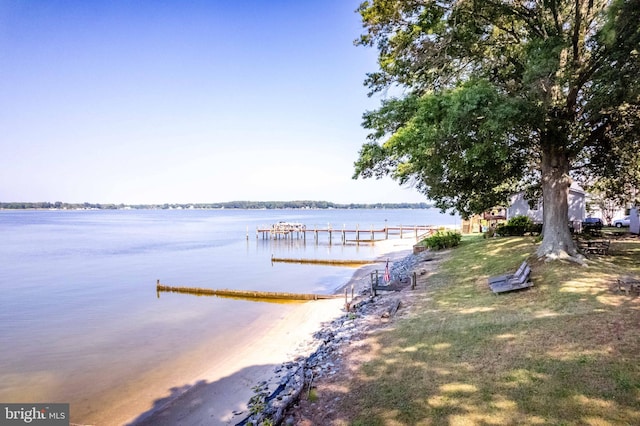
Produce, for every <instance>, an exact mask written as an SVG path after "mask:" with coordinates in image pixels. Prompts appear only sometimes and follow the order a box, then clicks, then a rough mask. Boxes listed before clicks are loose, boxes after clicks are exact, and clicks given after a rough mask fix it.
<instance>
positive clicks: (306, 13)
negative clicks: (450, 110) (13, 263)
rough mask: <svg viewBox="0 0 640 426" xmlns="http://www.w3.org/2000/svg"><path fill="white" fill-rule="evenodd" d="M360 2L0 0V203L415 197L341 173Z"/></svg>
mask: <svg viewBox="0 0 640 426" xmlns="http://www.w3.org/2000/svg"><path fill="white" fill-rule="evenodd" d="M358 3H359V1H357V0H356V1H351V0H322V1H315V2H311V1H300V0H297V1H296V0H290V1H279V0H272V1H267V0H264V1H258V0H254V1H243V0H237V1H234V0H224V1H222V0H220V1H215V0H212V1H175V2H169V1H153V2H152V1H104V2H92V1H55V0H48V1H23V0H15V1H13V0H9V1H5V0H3V1H1V2H0V201H65V202H96V203H97V202H100V203H164V202H175V203H189V202H217V201H232V200H297V199H314V200H327V201H334V202H339V203H349V202H405V201H406V202H421V201H425V199H424V197H423V196H421V195H420V194H418V193H417V192H416V191H415V190H414V189H411V188H401V187H400V186H399V185H398V184H397V183H396V182H393V181H391V180H390V179H385V180H362V179H359V180H352V179H351V176H352V174H353V162H354V161H355V160H356V158H357V154H358V150H359V148H360V146H361V145H362V143H363V142H364V141H365V136H366V131H365V130H364V129H362V128H361V126H360V123H361V117H362V113H363V112H364V111H366V110H368V109H373V108H375V107H376V106H377V105H378V104H379V98H368V97H367V96H366V93H367V89H366V88H365V87H364V86H363V85H362V82H363V80H364V78H365V73H366V72H369V71H374V70H375V69H376V64H375V57H376V52H375V51H374V50H371V49H365V48H363V47H355V46H354V45H353V40H354V39H355V38H357V37H358V35H359V34H360V33H361V23H360V20H359V16H358V14H357V13H355V12H354V10H355V9H356V8H357V6H358Z"/></svg>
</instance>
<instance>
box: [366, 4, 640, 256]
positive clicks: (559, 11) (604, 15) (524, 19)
mask: <svg viewBox="0 0 640 426" xmlns="http://www.w3.org/2000/svg"><path fill="white" fill-rule="evenodd" d="M358 12H359V13H360V14H361V16H362V22H363V27H364V29H365V31H364V34H363V35H362V36H361V38H360V39H359V40H357V41H356V43H357V44H360V45H364V46H373V47H375V48H377V50H378V52H379V58H378V64H379V70H377V71H376V72H373V73H370V74H368V76H367V79H366V81H365V84H366V85H367V86H368V87H369V88H370V90H371V92H370V93H371V94H374V93H377V92H385V93H389V92H391V93H396V94H397V93H399V94H400V95H397V96H395V97H386V98H385V99H384V100H383V101H382V104H381V106H380V108H379V109H377V110H375V111H370V112H367V113H365V115H364V123H363V126H364V127H365V128H367V129H369V130H370V131H371V133H370V135H369V139H370V140H369V141H368V142H367V143H365V144H364V145H363V147H362V149H361V151H360V155H359V159H358V160H357V161H356V163H355V175H354V177H355V178H357V177H365V178H366V177H372V176H376V177H381V176H384V175H390V176H392V177H393V178H394V179H397V180H399V181H400V182H401V183H407V182H411V183H413V184H414V185H415V186H416V188H417V189H418V190H419V191H421V192H422V193H424V194H425V195H426V196H427V197H428V198H430V199H432V200H433V201H435V203H436V205H437V206H438V207H440V208H442V209H448V208H454V209H456V210H457V211H458V212H460V213H461V214H462V215H463V216H468V215H470V214H473V213H480V212H482V211H483V210H485V209H488V208H491V207H492V206H494V205H497V204H502V203H505V202H506V201H507V199H508V196H509V195H510V194H512V193H514V192H515V191H519V190H527V191H529V193H530V194H531V195H535V194H538V195H539V194H541V195H542V200H543V206H544V214H543V216H544V231H543V242H542V244H541V245H540V248H539V250H538V254H539V255H540V256H547V257H550V258H557V257H563V258H566V257H569V258H573V257H574V256H575V255H576V254H577V251H576V247H575V245H574V243H573V241H572V239H571V235H570V233H569V228H568V226H567V213H568V204H567V203H568V190H569V186H570V185H571V182H572V180H573V179H575V178H580V179H582V180H585V181H594V180H595V179H597V177H598V176H612V175H613V174H615V173H618V174H619V172H620V170H627V169H628V168H629V167H635V168H636V169H637V168H638V162H637V158H638V157H637V155H636V154H637V153H638V152H639V148H640V146H639V145H640V144H639V143H638V141H639V140H640V138H639V136H638V134H639V129H640V126H639V124H640V108H639V105H640V84H639V80H638V76H639V75H640V52H639V50H640V30H639V25H640V0H613V1H603V0H571V1H569V0H371V1H365V2H363V3H362V4H361V5H360V8H359V9H358ZM634 161H635V162H634ZM629 175H630V176H631V175H634V173H631V174H629ZM616 176H617V175H616Z"/></svg>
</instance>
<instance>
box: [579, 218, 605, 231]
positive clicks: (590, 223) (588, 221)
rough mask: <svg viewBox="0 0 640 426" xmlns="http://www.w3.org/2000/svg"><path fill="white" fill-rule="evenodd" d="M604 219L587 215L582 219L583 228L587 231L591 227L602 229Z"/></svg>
mask: <svg viewBox="0 0 640 426" xmlns="http://www.w3.org/2000/svg"><path fill="white" fill-rule="evenodd" d="M603 225H604V224H603V223H602V219H600V218H599V217H587V218H585V219H584V220H583V221H582V230H583V231H587V230H589V229H596V230H600V229H602V227H603Z"/></svg>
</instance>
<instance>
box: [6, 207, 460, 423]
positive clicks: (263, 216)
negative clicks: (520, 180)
mask: <svg viewBox="0 0 640 426" xmlns="http://www.w3.org/2000/svg"><path fill="white" fill-rule="evenodd" d="M281 220H284V221H289V222H301V223H304V224H306V225H307V227H308V228H309V227H311V228H313V227H314V226H317V227H318V228H323V227H326V226H327V224H331V225H332V226H333V227H334V228H337V229H339V228H342V226H343V225H346V227H347V228H354V227H355V226H356V225H358V224H359V225H360V227H361V229H370V228H371V226H372V225H373V226H374V227H375V228H382V227H384V225H385V220H386V221H387V223H388V224H389V225H397V224H404V225H410V224H429V225H444V224H454V223H456V221H458V223H459V220H457V219H456V218H454V217H452V216H449V215H442V214H440V213H438V212H437V211H436V210H276V211H273V210H261V211H254V210H247V211H245V210H240V211H230V210H139V211H135V210H131V211H124V210H118V211H7V210H5V211H0V237H1V239H0V259H1V262H2V263H1V264H2V272H1V274H0V347H2V348H3V349H2V351H0V401H3V402H27V401H28V402H37V401H41V402H53V401H58V402H71V403H72V419H73V413H74V407H76V410H75V412H76V413H78V414H77V416H89V415H90V413H91V412H92V410H94V409H95V407H93V408H92V401H94V398H100V397H99V395H101V394H102V393H105V392H108V391H109V389H114V388H118V387H122V386H127V385H128V382H130V381H132V380H136V378H138V377H142V376H144V375H145V374H147V373H148V372H150V371H151V370H152V369H153V368H154V367H155V366H158V365H162V364H163V363H167V362H170V361H171V360H172V359H175V358H176V356H178V355H179V354H177V353H176V351H183V352H185V353H186V352H188V351H189V350H191V349H193V348H196V347H197V346H198V345H200V344H201V343H202V342H203V341H211V340H215V339H216V338H220V337H221V336H223V335H225V334H226V335H228V334H229V333H241V332H242V329H243V327H248V326H249V325H250V324H251V323H252V322H253V321H255V320H256V318H258V317H260V316H264V315H271V314H273V315H277V312H278V309H279V308H278V306H277V305H272V304H268V303H256V302H249V301H242V300H229V299H221V298H212V297H195V296H190V295H184V294H173V293H162V294H161V295H160V296H159V297H158V295H157V294H156V291H155V284H156V279H160V280H161V282H162V283H165V284H168V285H176V286H178V285H183V286H193V287H208V288H237V289H255V290H268V291H290V292H305V293H306V292H318V293H332V292H334V291H335V290H336V289H337V288H339V287H340V286H342V285H344V284H346V283H347V282H348V280H349V278H350V277H351V275H352V274H353V272H354V270H353V269H349V268H337V267H330V266H315V265H313V266H309V265H299V264H272V263H271V262H270V258H271V256H272V255H275V256H276V257H295V258H336V259H373V258H375V257H377V256H378V254H379V253H377V251H376V247H375V246H372V245H368V244H364V245H359V246H356V245H353V244H352V245H342V244H341V243H340V236H339V235H337V236H334V241H333V244H328V241H327V240H328V238H327V236H326V235H325V236H321V238H320V241H319V242H318V243H317V244H316V243H315V242H314V240H313V238H307V240H306V243H305V242H303V241H302V240H293V241H291V240H277V241H273V240H268V239H267V240H263V239H262V238H259V239H257V238H256V233H255V229H256V227H257V226H260V225H267V226H268V225H270V224H272V223H275V222H278V221H281ZM247 230H248V234H249V238H248V239H247V238H246V235H247ZM167 380H169V379H167ZM104 401H107V399H104V400H103V402H102V403H104Z"/></svg>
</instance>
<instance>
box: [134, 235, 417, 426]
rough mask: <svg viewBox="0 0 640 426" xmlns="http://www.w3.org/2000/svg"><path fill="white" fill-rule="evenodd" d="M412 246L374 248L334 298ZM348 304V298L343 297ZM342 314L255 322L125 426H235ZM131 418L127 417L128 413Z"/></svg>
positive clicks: (311, 313) (325, 310) (332, 303)
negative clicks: (236, 345)
mask: <svg viewBox="0 0 640 426" xmlns="http://www.w3.org/2000/svg"><path fill="white" fill-rule="evenodd" d="M414 243H415V240H414V239H413V238H408V239H390V240H384V241H380V242H377V243H376V244H380V245H381V248H380V251H381V253H382V254H380V255H379V256H378V257H377V259H376V263H372V264H369V265H365V266H363V267H361V268H358V269H356V271H354V273H353V274H352V276H351V278H350V280H349V281H348V282H347V283H346V284H344V285H341V286H340V287H338V288H336V290H335V292H334V294H337V295H340V294H341V293H344V291H345V289H347V290H348V289H350V288H351V287H352V286H353V288H354V295H356V296H360V295H361V293H362V292H363V291H364V290H366V289H368V288H369V285H370V279H369V274H370V272H371V271H373V270H375V269H381V265H382V268H384V262H386V260H387V259H389V261H390V262H396V261H398V260H399V259H403V258H405V257H407V256H408V255H409V254H411V248H412V246H413V244H414ZM349 298H350V294H349ZM345 313H346V311H345V309H344V300H343V299H342V298H336V299H328V300H317V301H311V302H305V303H301V304H300V305H299V306H294V307H293V308H292V309H290V310H289V311H288V312H287V313H286V314H284V315H282V316H281V317H280V318H278V319H277V320H275V321H273V320H272V319H267V321H268V324H269V325H268V326H267V328H266V329H265V328H264V327H263V324H262V323H260V322H259V321H257V322H256V323H254V324H253V325H252V327H251V330H249V331H248V332H247V333H246V334H245V335H244V336H239V338H240V339H241V340H242V342H244V345H243V346H242V347H241V348H240V349H239V350H238V351H235V352H234V353H228V354H226V356H225V357H224V358H223V359H221V360H218V363H217V364H216V365H211V366H209V367H208V368H207V371H206V373H205V374H201V375H199V377H197V378H196V379H195V380H193V382H192V383H193V384H192V385H190V386H188V387H187V388H186V389H184V388H183V389H182V390H181V391H180V392H179V393H176V394H173V395H170V396H169V397H167V398H163V399H160V400H156V401H155V403H154V406H153V407H147V410H146V411H143V412H141V413H140V412H138V413H135V414H134V415H132V416H131V417H130V418H129V419H128V420H127V421H126V422H125V424H127V425H136V426H146V425H160V426H162V425H167V426H169V425H205V424H206V425H235V424H238V423H241V422H243V421H246V420H247V418H248V417H249V416H250V415H251V413H250V412H249V408H248V406H247V405H248V403H249V400H250V399H251V398H252V397H253V396H254V395H255V394H256V392H257V391H258V390H259V391H261V392H264V393H268V394H271V393H273V392H275V390H276V389H277V388H278V386H279V384H278V383H276V382H280V381H282V376H283V375H285V376H286V375H287V374H288V373H289V372H288V371H287V367H288V368H291V362H292V361H293V360H300V359H304V358H307V357H309V356H311V355H312V354H313V353H314V352H315V351H316V350H317V349H318V345H319V343H320V342H318V341H317V338H314V336H315V335H317V334H318V333H319V332H320V331H321V330H322V329H323V328H324V327H326V326H327V325H328V324H330V323H332V322H333V321H335V320H336V319H338V318H340V317H341V316H343V315H344V314H345ZM130 414H132V413H130Z"/></svg>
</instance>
